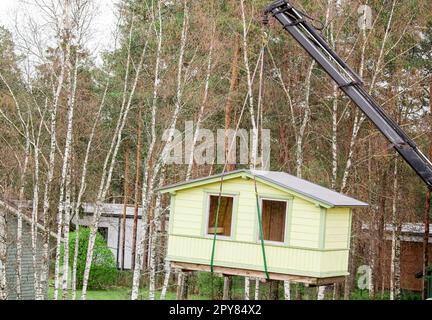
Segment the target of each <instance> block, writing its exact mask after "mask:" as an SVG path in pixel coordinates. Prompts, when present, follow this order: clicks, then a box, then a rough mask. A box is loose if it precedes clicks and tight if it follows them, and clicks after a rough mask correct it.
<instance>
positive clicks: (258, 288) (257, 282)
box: [254, 279, 260, 300]
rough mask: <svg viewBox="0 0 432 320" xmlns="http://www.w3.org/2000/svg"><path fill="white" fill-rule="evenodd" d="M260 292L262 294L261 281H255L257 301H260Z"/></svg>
mask: <svg viewBox="0 0 432 320" xmlns="http://www.w3.org/2000/svg"><path fill="white" fill-rule="evenodd" d="M259 292H260V281H259V279H255V297H254V298H255V300H259Z"/></svg>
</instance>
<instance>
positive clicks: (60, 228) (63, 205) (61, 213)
mask: <svg viewBox="0 0 432 320" xmlns="http://www.w3.org/2000/svg"><path fill="white" fill-rule="evenodd" d="M70 6H71V3H70V0H66V1H65V3H64V13H63V14H64V30H63V39H62V40H63V41H64V43H65V47H66V48H65V51H66V52H65V67H66V88H67V92H68V98H67V109H68V110H67V129H66V130H67V131H66V141H65V149H64V154H63V165H62V171H61V181H60V197H59V204H58V212H57V239H56V257H55V271H54V300H57V299H58V291H59V288H60V253H61V239H62V232H63V238H64V255H63V258H64V259H63V279H62V282H63V289H66V290H65V291H66V292H63V293H62V294H63V295H62V298H63V299H64V298H67V277H68V267H69V248H68V246H69V219H70V200H69V203H68V201H67V199H66V197H65V190H66V185H67V184H68V179H70V177H68V171H69V162H70V154H71V148H72V134H73V118H74V108H75V97H74V95H75V89H76V81H77V80H76V74H77V68H78V63H77V61H75V69H74V70H72V62H71V43H70V41H71V36H72V34H71V7H70ZM72 72H73V74H72ZM66 254H67V255H66ZM65 287H66V288H65Z"/></svg>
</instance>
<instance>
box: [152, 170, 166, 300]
mask: <svg viewBox="0 0 432 320" xmlns="http://www.w3.org/2000/svg"><path fill="white" fill-rule="evenodd" d="M164 181H165V180H164V172H162V174H161V178H160V180H159V187H162V186H163V185H164ZM161 198H162V194H161V193H158V195H157V197H156V202H155V209H154V219H153V230H154V231H153V236H152V238H151V242H150V277H149V278H150V279H149V300H154V299H155V292H156V271H157V269H156V251H157V248H156V244H157V243H158V240H159V237H158V230H160V221H161V220H160V218H161V213H162V208H161Z"/></svg>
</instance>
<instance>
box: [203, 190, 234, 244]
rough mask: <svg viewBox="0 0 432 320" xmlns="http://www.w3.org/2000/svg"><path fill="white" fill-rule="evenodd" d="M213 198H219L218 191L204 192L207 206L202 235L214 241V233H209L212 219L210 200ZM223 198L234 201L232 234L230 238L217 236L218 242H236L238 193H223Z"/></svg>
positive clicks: (205, 207)
mask: <svg viewBox="0 0 432 320" xmlns="http://www.w3.org/2000/svg"><path fill="white" fill-rule="evenodd" d="M211 196H217V197H219V192H217V191H204V199H205V206H204V217H205V218H204V220H203V222H204V223H203V230H202V234H203V236H204V238H208V239H213V237H214V233H211V234H210V233H208V224H209V219H210V199H211ZM221 197H227V198H232V199H233V205H232V212H231V232H230V235H229V236H225V235H217V236H216V237H217V239H218V240H234V235H235V228H236V226H237V223H236V217H237V214H236V213H237V199H238V193H236V192H222V193H221Z"/></svg>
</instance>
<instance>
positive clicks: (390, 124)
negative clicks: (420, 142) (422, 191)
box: [265, 0, 432, 190]
mask: <svg viewBox="0 0 432 320" xmlns="http://www.w3.org/2000/svg"><path fill="white" fill-rule="evenodd" d="M265 14H266V16H267V15H268V14H271V15H272V16H273V17H274V18H276V20H278V21H279V22H280V23H281V24H282V26H283V29H285V30H286V31H287V32H289V33H290V34H291V36H293V37H294V39H295V40H296V41H297V42H298V43H299V44H300V45H301V46H302V47H303V48H304V49H305V50H306V51H307V53H308V54H309V55H310V56H311V57H312V58H313V59H314V60H315V61H316V62H317V63H318V64H319V65H320V66H321V67H322V68H323V69H324V70H325V71H326V73H327V74H328V75H329V76H330V77H331V78H332V79H333V80H334V81H335V82H336V83H337V85H338V86H339V88H340V89H341V90H342V91H343V92H344V93H345V94H346V95H347V96H348V97H349V98H350V99H351V101H352V102H353V103H354V104H355V105H356V106H358V107H359V108H360V109H361V110H362V111H363V113H364V114H365V115H366V116H367V117H368V118H369V119H370V121H372V122H373V123H374V124H375V126H376V127H377V128H378V129H379V130H380V131H381V133H382V134H383V135H384V136H385V137H386V138H387V140H388V141H389V142H390V143H391V145H392V146H393V147H394V148H395V149H396V151H397V152H398V153H399V154H400V155H401V156H402V158H403V159H404V160H405V161H406V162H407V163H408V164H409V165H410V166H411V168H413V169H414V171H415V172H416V173H417V175H418V176H419V177H420V178H421V179H422V180H423V181H424V182H425V183H426V185H427V186H428V188H429V189H430V190H432V163H431V162H430V161H429V159H428V158H427V157H426V156H425V155H424V154H423V153H422V152H421V151H420V150H419V149H418V147H417V146H416V144H415V142H414V141H413V140H412V139H411V138H410V137H409V136H408V135H407V134H406V133H405V132H404V131H403V130H402V128H401V127H400V126H399V125H398V124H397V123H396V122H395V121H394V120H393V119H391V118H390V117H389V116H388V115H387V114H386V112H385V111H384V109H383V108H382V107H381V106H379V105H378V103H377V102H376V101H375V100H374V98H373V97H372V96H371V95H370V94H369V93H368V92H367V91H366V90H365V87H364V85H363V81H362V79H361V78H360V76H359V75H358V74H357V73H356V72H354V71H353V70H352V69H351V68H350V67H349V66H348V65H347V64H346V63H345V62H344V61H343V60H342V59H341V58H340V57H339V56H338V54H337V53H336V52H335V51H334V50H333V49H332V48H330V46H329V45H328V43H327V42H326V40H325V39H324V38H323V37H322V36H321V35H320V34H319V33H318V31H317V30H316V29H315V27H314V26H312V24H310V23H309V22H308V21H306V19H305V18H306V17H307V16H306V15H305V14H304V13H302V12H300V11H299V10H297V9H295V8H294V7H293V6H292V5H291V4H289V3H288V2H287V0H277V1H274V2H273V3H272V4H270V5H269V6H268V7H267V8H266V10H265Z"/></svg>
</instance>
